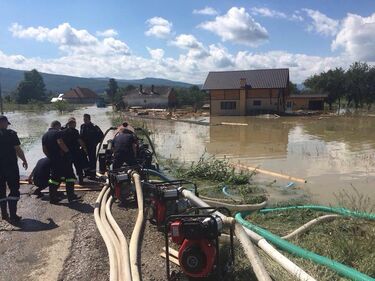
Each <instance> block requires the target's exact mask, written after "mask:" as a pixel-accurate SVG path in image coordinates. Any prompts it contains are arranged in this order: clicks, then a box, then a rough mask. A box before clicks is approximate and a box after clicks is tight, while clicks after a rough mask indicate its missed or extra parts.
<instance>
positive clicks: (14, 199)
mask: <svg viewBox="0 0 375 281" xmlns="http://www.w3.org/2000/svg"><path fill="white" fill-rule="evenodd" d="M7 199H8V200H12V201H18V200H20V198H19V197H16V196H8V198H7Z"/></svg>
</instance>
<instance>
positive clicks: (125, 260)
mask: <svg viewBox="0 0 375 281" xmlns="http://www.w3.org/2000/svg"><path fill="white" fill-rule="evenodd" d="M112 202H113V197H112V196H110V197H109V199H108V201H107V204H106V215H107V218H108V221H109V223H110V225H111V227H112V229H113V231H114V232H115V234H116V236H117V238H118V240H119V244H120V248H119V250H120V251H119V252H120V253H121V255H120V265H121V267H120V271H121V277H122V280H124V281H132V275H131V270H130V258H129V248H128V243H127V241H126V238H125V236H124V233H123V232H122V231H121V229H120V227H119V226H118V224H117V223H116V221H115V219H114V218H113V216H112V213H111V205H112Z"/></svg>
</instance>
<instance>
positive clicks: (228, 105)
mask: <svg viewBox="0 0 375 281" xmlns="http://www.w3.org/2000/svg"><path fill="white" fill-rule="evenodd" d="M220 108H221V109H222V110H233V109H236V102H235V101H222V102H221V103H220Z"/></svg>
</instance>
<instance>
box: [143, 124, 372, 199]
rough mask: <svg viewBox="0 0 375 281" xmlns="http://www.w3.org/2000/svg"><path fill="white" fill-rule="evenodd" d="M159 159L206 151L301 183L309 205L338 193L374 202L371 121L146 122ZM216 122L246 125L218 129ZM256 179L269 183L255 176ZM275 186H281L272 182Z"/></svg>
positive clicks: (185, 157) (194, 155)
mask: <svg viewBox="0 0 375 281" xmlns="http://www.w3.org/2000/svg"><path fill="white" fill-rule="evenodd" d="M147 122H149V123H148V124H149V125H150V129H151V130H152V131H153V132H154V135H153V138H154V141H155V142H156V144H157V147H158V149H157V150H158V151H159V153H160V154H161V155H163V156H165V157H173V158H177V159H180V160H185V161H195V160H197V159H198V158H199V156H200V155H201V154H202V153H203V152H204V151H205V150H207V152H208V153H209V154H212V155H216V156H217V157H224V156H225V157H227V158H230V159H231V161H235V162H237V161H240V162H241V163H245V164H249V165H251V166H260V167H262V168H263V169H268V170H272V171H275V172H279V173H283V174H288V175H291V176H296V177H300V178H306V179H307V180H308V183H307V184H304V185H299V186H298V185H297V188H302V189H303V190H305V191H306V192H309V193H311V194H312V195H313V200H316V201H318V202H321V203H326V204H327V203H334V202H335V200H336V198H335V194H338V193H339V192H340V191H341V190H342V189H345V190H348V191H349V192H351V191H352V186H354V187H356V188H357V189H358V190H359V192H361V193H363V194H365V195H367V196H370V197H371V198H372V200H373V202H375V190H374V188H372V187H373V186H374V183H375V131H374V130H372V129H371V128H374V127H375V118H371V117H370V118H361V117H359V118H341V117H340V118H338V117H332V118H319V117H308V118H294V117H292V118H285V117H281V118H278V119H260V118H255V117H215V118H211V126H210V127H206V126H200V125H195V124H186V123H174V122H169V121H168V122H166V121H159V120H152V121H147ZM221 122H230V123H246V124H248V125H247V126H222V125H220V124H221ZM257 177H258V178H259V180H270V178H267V177H264V176H257ZM277 181H278V185H279V186H285V184H286V183H287V181H283V180H280V179H277Z"/></svg>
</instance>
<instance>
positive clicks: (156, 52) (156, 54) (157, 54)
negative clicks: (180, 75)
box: [146, 47, 165, 60]
mask: <svg viewBox="0 0 375 281" xmlns="http://www.w3.org/2000/svg"><path fill="white" fill-rule="evenodd" d="M146 48H147V51H148V52H149V54H150V56H151V58H152V59H154V60H161V59H162V58H163V57H164V53H165V52H164V50H163V49H151V48H149V47H146Z"/></svg>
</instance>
